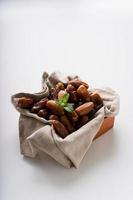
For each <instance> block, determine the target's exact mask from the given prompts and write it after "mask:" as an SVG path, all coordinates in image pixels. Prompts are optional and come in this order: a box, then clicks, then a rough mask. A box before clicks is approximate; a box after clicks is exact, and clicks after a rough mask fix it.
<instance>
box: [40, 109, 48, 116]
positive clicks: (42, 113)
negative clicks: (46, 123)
mask: <svg viewBox="0 0 133 200" xmlns="http://www.w3.org/2000/svg"><path fill="white" fill-rule="evenodd" d="M47 115H48V112H47V110H46V109H43V110H39V112H38V116H39V117H43V118H45V117H46V116H47Z"/></svg>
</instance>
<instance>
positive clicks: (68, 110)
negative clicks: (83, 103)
mask: <svg viewBox="0 0 133 200" xmlns="http://www.w3.org/2000/svg"><path fill="white" fill-rule="evenodd" d="M64 109H65V110H66V111H67V112H69V113H71V112H72V110H71V109H70V108H69V107H64Z"/></svg>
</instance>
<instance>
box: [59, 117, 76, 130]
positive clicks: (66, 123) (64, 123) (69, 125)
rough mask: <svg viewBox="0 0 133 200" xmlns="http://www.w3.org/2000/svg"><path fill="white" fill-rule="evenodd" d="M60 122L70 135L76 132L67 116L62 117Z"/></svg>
mask: <svg viewBox="0 0 133 200" xmlns="http://www.w3.org/2000/svg"><path fill="white" fill-rule="evenodd" d="M60 120H61V122H62V124H63V125H64V126H65V127H66V128H67V130H68V131H69V132H70V133H72V132H73V131H74V127H73V126H72V124H71V122H70V121H69V119H68V118H67V116H65V115H63V116H61V118H60Z"/></svg>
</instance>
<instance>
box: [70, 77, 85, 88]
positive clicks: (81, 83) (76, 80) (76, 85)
mask: <svg viewBox="0 0 133 200" xmlns="http://www.w3.org/2000/svg"><path fill="white" fill-rule="evenodd" d="M68 83H69V84H71V85H73V86H74V87H75V88H78V87H79V86H80V85H84V86H85V87H86V88H89V85H88V84H87V83H85V82H83V81H81V80H78V79H73V80H71V81H69V82H68Z"/></svg>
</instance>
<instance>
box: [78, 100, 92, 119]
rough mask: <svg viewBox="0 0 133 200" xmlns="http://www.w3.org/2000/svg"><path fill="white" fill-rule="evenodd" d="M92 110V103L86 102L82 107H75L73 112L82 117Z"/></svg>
mask: <svg viewBox="0 0 133 200" xmlns="http://www.w3.org/2000/svg"><path fill="white" fill-rule="evenodd" d="M93 108H94V103H93V102H87V103H84V104H83V105H81V106H79V107H77V108H76V109H75V111H76V113H77V114H78V115H79V116H83V115H86V114H88V113H89V112H90V111H91V110H92V109H93Z"/></svg>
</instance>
